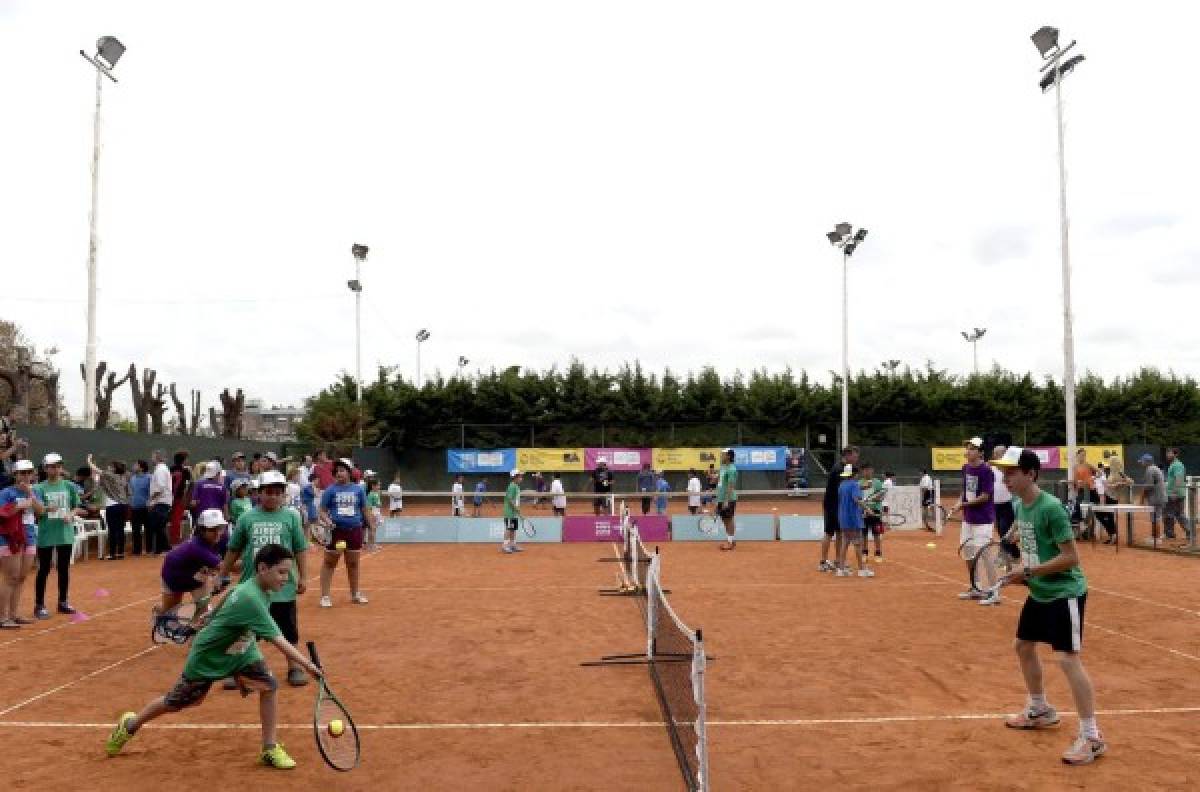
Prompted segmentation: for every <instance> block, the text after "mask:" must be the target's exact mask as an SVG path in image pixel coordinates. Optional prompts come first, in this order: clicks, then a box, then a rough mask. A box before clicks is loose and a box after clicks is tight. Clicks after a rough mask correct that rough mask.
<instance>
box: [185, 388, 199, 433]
mask: <svg viewBox="0 0 1200 792" xmlns="http://www.w3.org/2000/svg"><path fill="white" fill-rule="evenodd" d="M199 428H200V391H198V390H194V391H192V426H191V428H190V429H189V430H188V434H190V435H194V434H196V431H197V430H198V429H199Z"/></svg>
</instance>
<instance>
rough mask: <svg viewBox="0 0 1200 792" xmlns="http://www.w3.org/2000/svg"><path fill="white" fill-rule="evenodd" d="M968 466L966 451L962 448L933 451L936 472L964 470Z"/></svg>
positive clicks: (955, 447) (936, 449)
mask: <svg viewBox="0 0 1200 792" xmlns="http://www.w3.org/2000/svg"><path fill="white" fill-rule="evenodd" d="M965 464H967V457H966V449H964V448H963V447H962V446H954V447H953V448H934V449H933V469H934V470H962V466H963V465H965Z"/></svg>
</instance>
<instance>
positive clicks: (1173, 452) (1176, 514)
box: [1163, 447, 1192, 542]
mask: <svg viewBox="0 0 1200 792" xmlns="http://www.w3.org/2000/svg"><path fill="white" fill-rule="evenodd" d="M1186 495H1187V470H1186V469H1185V468H1184V467H1183V460H1181V459H1180V458H1179V449H1178V448H1175V447H1171V448H1168V449H1167V503H1166V505H1165V506H1163V535H1164V536H1166V537H1167V538H1168V539H1174V538H1175V523H1176V522H1178V523H1179V524H1180V525H1182V526H1183V532H1184V534H1185V536H1186V538H1187V540H1188V541H1189V542H1190V541H1191V539H1192V532H1191V528H1190V527H1189V526H1188V521H1187V518H1185V517H1184V516H1183V499H1184V497H1185V496H1186Z"/></svg>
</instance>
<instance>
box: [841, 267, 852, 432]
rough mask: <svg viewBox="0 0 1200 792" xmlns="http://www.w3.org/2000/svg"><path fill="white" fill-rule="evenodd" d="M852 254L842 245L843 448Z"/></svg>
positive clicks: (847, 396)
mask: <svg viewBox="0 0 1200 792" xmlns="http://www.w3.org/2000/svg"><path fill="white" fill-rule="evenodd" d="M849 271H850V254H849V253H847V252H846V247H845V246H844V245H843V246H842V448H845V447H846V446H848V445H850V288H849V283H848V281H849Z"/></svg>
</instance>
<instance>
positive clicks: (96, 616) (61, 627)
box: [0, 595, 158, 648]
mask: <svg viewBox="0 0 1200 792" xmlns="http://www.w3.org/2000/svg"><path fill="white" fill-rule="evenodd" d="M156 599H158V596H157V595H155V596H153V597H145V598H143V599H140V600H134V601H133V602H127V603H125V604H124V605H119V606H117V607H116V608H109V609H108V610H105V611H100V612H99V613H92V614H89V615H88V621H92V620H93V619H99V618H100V617H101V616H107V615H108V614H110V613H116V612H117V611H123V610H125V609H126V608H132V607H133V606H135V605H142V604H145V603H147V602H151V601H152V600H156ZM86 623H87V622H82V624H86ZM147 624H149V622H147ZM78 626H79V624H76V623H75V622H70V621H68V622H64V623H62V624H59V625H55V626H54V627H47V628H46V629H44V630H38V631H37V632H29V633H26V634H25V635H22V636H20V637H19V638H12V639H10V640H7V641H3V642H0V648H3V647H5V646H9V645H10V644H15V643H20V642H21V641H28V640H29V639H31V638H37V637H38V636H39V635H45V634H46V633H52V632H58V631H59V630H65V629H66V628H68V627H78Z"/></svg>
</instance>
